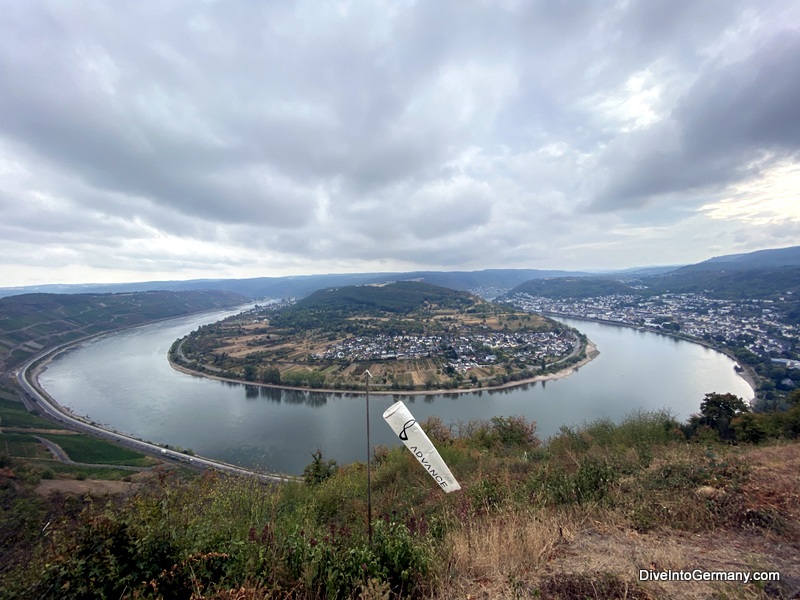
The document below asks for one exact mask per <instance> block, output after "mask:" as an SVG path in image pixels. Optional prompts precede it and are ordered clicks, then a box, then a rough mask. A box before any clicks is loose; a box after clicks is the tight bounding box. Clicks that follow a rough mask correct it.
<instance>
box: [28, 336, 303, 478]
mask: <svg viewBox="0 0 800 600" xmlns="http://www.w3.org/2000/svg"><path fill="white" fill-rule="evenodd" d="M81 341H83V340H81ZM75 343H78V342H71V343H69V344H62V345H60V346H56V347H55V348H51V349H50V350H47V351H45V352H41V353H39V354H37V355H36V356H34V357H33V358H30V359H29V360H28V361H26V362H25V363H24V364H23V365H22V366H21V367H19V368H18V369H17V370H16V371H15V373H14V375H15V378H16V380H17V383H18V384H19V386H20V387H21V388H22V390H23V391H24V394H25V395H26V396H27V398H26V399H25V404H26V406H27V407H28V409H29V410H33V409H36V410H38V411H39V413H40V414H44V415H46V416H47V417H49V418H50V419H52V420H54V421H56V422H58V423H61V424H62V425H65V426H66V427H69V428H70V429H74V430H75V431H80V432H81V433H86V434H88V435H91V436H94V437H97V438H100V439H104V440H108V441H110V442H113V443H115V444H118V445H121V446H125V447H126V448H131V449H133V450H138V451H139V452H143V453H145V454H150V455H152V456H156V457H158V458H162V459H170V460H173V461H177V462H179V463H182V464H185V465H186V466H189V467H192V468H195V469H199V470H202V469H214V470H216V471H220V472H222V473H228V474H230V475H238V476H242V477H255V478H257V479H259V480H261V481H263V482H265V483H286V482H289V481H298V480H299V478H297V477H292V476H288V475H276V474H273V473H260V472H258V471H251V470H249V469H244V468H242V467H237V466H235V465H231V464H228V463H225V462H222V461H218V460H213V459H210V458H205V457H203V456H197V455H191V456H190V455H188V454H184V453H183V452H177V451H175V450H171V449H169V448H164V447H162V446H159V445H157V444H152V443H150V442H145V441H143V440H140V439H137V438H134V437H131V436H129V435H126V434H124V433H120V432H118V431H114V430H110V429H105V428H103V427H100V426H99V425H96V424H93V423H89V422H87V421H86V420H84V419H82V418H80V417H78V416H76V415H74V414H72V413H71V412H69V411H68V410H66V409H64V408H63V407H62V406H61V405H59V404H58V403H57V402H56V401H55V400H54V399H53V398H51V397H50V395H49V394H48V393H47V392H46V391H45V390H44V389H42V388H41V387H40V386H39V384H38V381H36V377H35V376H34V375H33V374H32V373H31V372H30V369H31V367H32V366H33V365H34V364H35V363H36V362H38V361H40V360H42V359H46V358H48V357H52V356H53V355H55V354H57V353H59V352H61V351H63V350H65V349H66V348H67V347H69V346H71V345H74V344H75Z"/></svg>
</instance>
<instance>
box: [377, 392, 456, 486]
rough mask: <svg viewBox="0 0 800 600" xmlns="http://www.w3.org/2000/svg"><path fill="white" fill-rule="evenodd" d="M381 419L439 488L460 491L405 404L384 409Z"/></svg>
mask: <svg viewBox="0 0 800 600" xmlns="http://www.w3.org/2000/svg"><path fill="white" fill-rule="evenodd" d="M383 418H384V420H385V421H386V422H387V423H388V424H389V427H391V428H392V431H394V432H395V433H396V434H397V437H398V438H400V439H401V440H402V441H403V443H404V444H405V445H406V448H408V449H409V450H410V451H411V454H413V455H414V457H415V458H416V459H417V460H418V461H419V464H421V465H422V467H423V468H424V469H425V470H426V471H427V472H428V474H429V475H430V476H431V477H433V480H434V481H435V482H436V483H437V484H438V485H439V487H440V488H442V489H443V490H444V491H445V492H447V493H450V492H455V491H456V490H460V489H461V486H460V485H458V482H457V481H456V478H455V477H453V474H452V473H451V472H450V469H448V468H447V465H446V464H445V463H444V461H443V460H442V457H441V455H440V454H439V452H438V451H437V450H436V448H435V447H434V446H433V444H432V443H431V440H430V439H429V438H428V436H427V435H426V434H425V432H424V431H423V430H422V427H420V425H419V423H417V421H416V419H415V418H414V417H413V416H412V415H411V412H410V411H409V410H408V408H406V405H405V404H403V403H402V402H395V403H394V404H392V405H391V406H390V407H389V408H387V409H386V411H385V412H384V413H383Z"/></svg>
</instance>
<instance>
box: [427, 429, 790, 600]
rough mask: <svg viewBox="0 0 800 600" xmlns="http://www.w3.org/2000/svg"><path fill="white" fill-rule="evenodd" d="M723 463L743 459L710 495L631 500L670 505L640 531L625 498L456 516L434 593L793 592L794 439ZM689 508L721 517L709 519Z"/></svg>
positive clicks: (683, 453) (672, 493)
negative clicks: (733, 481) (772, 576)
mask: <svg viewBox="0 0 800 600" xmlns="http://www.w3.org/2000/svg"><path fill="white" fill-rule="evenodd" d="M703 452H704V450H703V449H702V448H698V447H697V446H694V447H692V446H678V447H674V448H672V449H671V450H669V451H667V452H665V453H664V454H662V455H661V456H659V457H658V458H657V459H656V460H655V461H654V463H653V465H651V467H650V468H649V469H647V470H646V471H645V473H644V474H643V476H644V477H645V478H646V477H649V476H652V475H653V474H654V473H658V472H659V469H662V468H663V467H665V466H666V465H669V464H671V463H672V464H684V465H685V464H686V463H687V462H690V461H694V462H695V463H697V462H698V461H699V460H700V456H701V455H702V453H703ZM718 458H719V457H718ZM721 458H724V459H725V460H726V461H733V460H734V459H735V460H736V461H737V462H739V463H740V464H746V465H748V474H747V476H746V477H745V478H744V481H743V482H742V483H741V484H740V485H737V486H735V488H730V487H728V488H725V489H726V491H725V493H724V494H722V495H721V496H718V497H713V498H705V497H703V496H702V495H700V494H698V493H697V488H696V487H692V486H691V485H688V484H687V485H686V486H684V488H683V489H679V488H672V489H670V490H668V492H669V493H668V494H665V493H663V491H660V492H659V493H658V494H656V496H657V498H648V497H647V496H646V495H645V496H643V497H642V498H641V499H640V501H641V502H644V503H647V502H650V501H653V500H656V499H658V500H659V501H661V502H664V503H665V506H667V507H668V509H669V510H673V511H675V513H674V518H671V517H670V516H669V514H665V518H664V520H663V521H661V520H660V521H659V523H658V526H657V527H654V528H653V529H652V530H650V531H648V532H646V533H643V532H641V531H637V528H636V526H635V524H634V522H632V521H631V517H630V504H625V503H623V504H621V505H620V504H613V505H611V506H605V507H603V506H599V505H595V506H589V507H583V508H580V507H577V508H576V507H575V506H568V507H562V508H561V509H549V510H539V511H530V512H506V513H502V514H495V515H490V516H485V517H483V518H480V519H478V520H474V521H471V522H466V523H464V524H463V526H462V527H461V528H459V529H458V530H457V531H453V532H451V533H450V535H449V537H448V538H447V539H446V545H447V546H449V547H450V548H451V552H450V563H449V568H448V571H447V573H448V575H447V580H446V581H445V582H443V583H442V585H441V586H440V591H439V595H438V598H439V599H441V600H450V599H454V598H486V599H489V598H492V599H494V598H499V599H504V598H531V597H541V598H562V599H575V600H577V599H583V598H677V599H686V600H694V599H700V598H728V599H735V598H738V599H742V600H749V599H761V598H763V599H766V598H800V535H798V532H800V475H799V474H800V444H791V445H785V446H771V447H766V448H749V449H744V450H740V449H732V450H731V451H730V455H729V456H725V457H721ZM736 477H738V475H736ZM646 481H647V479H645V482H646ZM635 485H636V482H632V483H631V482H629V488H632V487H634V486H635ZM719 485H720V488H724V485H723V482H720V483H719ZM631 491H632V490H631V489H628V490H627V491H626V493H630V492H631ZM692 511H695V512H698V513H700V512H703V513H705V514H708V513H709V512H710V513H720V515H721V516H720V518H719V521H718V522H715V523H712V522H711V521H709V518H708V517H707V516H702V515H701V516H696V517H693V516H691V514H689V513H691V512H692ZM764 515H766V516H767V517H768V516H769V515H773V516H774V517H775V520H774V521H770V520H769V519H768V518H766V517H764ZM759 516H762V517H763V518H758V517H759ZM671 519H672V520H671ZM695 525H696V526H697V527H695ZM641 569H644V570H654V571H693V570H695V569H700V570H703V571H725V572H748V573H753V572H755V571H778V572H779V573H780V574H781V582H780V583H778V584H774V583H771V584H763V583H752V582H751V583H748V584H744V583H725V582H703V581H688V582H684V581H674V582H654V581H644V582H640V581H638V577H639V571H640V570H641Z"/></svg>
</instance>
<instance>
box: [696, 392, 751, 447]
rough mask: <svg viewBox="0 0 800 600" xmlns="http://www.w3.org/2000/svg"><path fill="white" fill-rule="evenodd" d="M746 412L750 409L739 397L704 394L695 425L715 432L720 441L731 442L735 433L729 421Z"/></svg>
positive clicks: (729, 394)
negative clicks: (703, 426) (706, 427)
mask: <svg viewBox="0 0 800 600" xmlns="http://www.w3.org/2000/svg"><path fill="white" fill-rule="evenodd" d="M748 412H750V407H749V406H747V404H746V403H745V401H744V400H742V399H741V398H739V396H736V395H734V394H731V393H728V394H719V393H717V392H712V393H710V394H706V396H705V398H704V399H703V401H702V402H701V403H700V417H699V419H697V424H698V425H706V426H708V427H710V428H712V429H714V430H716V431H717V433H719V437H720V439H722V440H733V439H735V437H736V433H735V431H734V430H733V428H732V427H731V421H732V420H733V419H734V417H737V416H739V415H741V414H743V413H748Z"/></svg>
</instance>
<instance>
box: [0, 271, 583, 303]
mask: <svg viewBox="0 0 800 600" xmlns="http://www.w3.org/2000/svg"><path fill="white" fill-rule="evenodd" d="M585 275H588V273H581V272H575V271H552V270H541V269H486V270H483V271H411V272H405V273H334V274H326V275H293V276H288V277H254V278H249V279H192V280H187V281H147V282H140V283H116V284H74V285H65V284H52V285H40V286H27V287H15V288H0V297H2V296H13V295H19V294H27V293H40V292H43V293H59V294H83V293H118V292H141V291H153V290H166V291H200V290H224V291H229V292H233V293H236V294H241V295H243V296H247V297H248V298H287V297H293V298H304V297H306V296H308V295H310V294H311V293H313V292H315V291H317V290H319V289H324V288H331V287H344V286H348V285H364V284H367V283H390V282H392V281H412V280H415V281H423V282H425V283H430V284H432V285H438V286H442V287H447V288H450V289H454V290H469V289H475V288H479V287H496V288H504V289H509V288H512V287H514V286H517V285H519V284H520V283H522V282H524V281H528V280H529V279H539V278H542V277H562V276H585Z"/></svg>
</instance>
